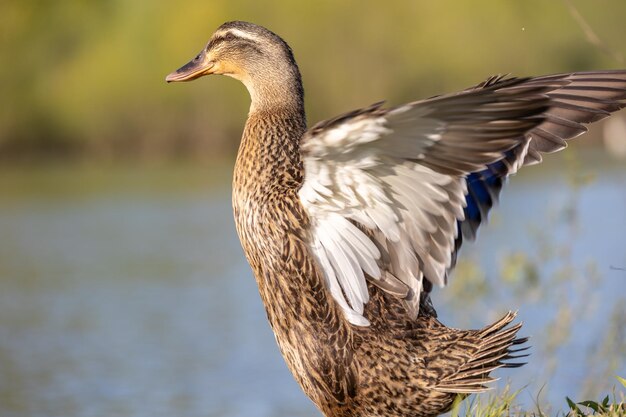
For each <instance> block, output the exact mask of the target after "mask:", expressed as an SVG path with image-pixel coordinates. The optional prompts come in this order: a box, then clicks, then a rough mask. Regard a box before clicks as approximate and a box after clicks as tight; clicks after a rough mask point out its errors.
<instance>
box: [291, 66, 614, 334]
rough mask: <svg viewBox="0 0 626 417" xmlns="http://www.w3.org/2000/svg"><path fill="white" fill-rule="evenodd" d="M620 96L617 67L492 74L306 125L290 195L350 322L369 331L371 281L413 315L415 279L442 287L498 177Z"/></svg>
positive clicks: (559, 141) (550, 147)
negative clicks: (297, 180)
mask: <svg viewBox="0 0 626 417" xmlns="http://www.w3.org/2000/svg"><path fill="white" fill-rule="evenodd" d="M625 98H626V71H613V72H594V73H575V74H562V75H555V76H548V77H539V78H527V79H517V78H508V79H504V78H502V77H493V78H491V79H489V80H487V81H486V82H484V83H482V84H480V85H478V86H476V87H473V88H470V89H468V90H465V91H463V92H461V93H457V94H452V95H445V96H439V97H433V98H431V99H427V100H423V101H418V102H414V103H410V104H407V105H404V106H400V107H395V108H391V109H383V108H382V103H379V104H375V105H373V106H371V107H368V108H365V109H362V110H358V111H354V112H352V113H348V114H345V115H343V116H340V117H338V118H336V119H333V120H330V121H327V122H323V123H321V124H318V125H316V126H314V127H313V128H312V129H311V130H309V131H308V132H307V133H306V134H305V136H304V137H303V139H302V153H303V161H304V169H305V179H304V183H303V186H302V188H301V189H300V192H299V196H300V199H301V202H302V204H303V206H304V207H305V209H306V211H307V213H308V215H309V217H310V219H311V233H310V242H309V245H310V248H311V251H312V253H313V254H314V255H315V257H316V259H317V261H318V265H319V267H320V268H321V270H322V271H323V272H324V275H325V278H326V283H327V285H328V288H329V290H330V292H331V294H332V296H333V297H334V299H335V300H336V302H337V303H338V304H339V305H340V306H341V307H342V308H343V310H344V312H345V314H346V317H347V318H348V320H349V321H350V322H352V323H353V324H356V325H364V326H365V325H368V321H367V320H366V318H365V317H364V316H363V311H364V305H365V304H366V303H367V301H368V299H369V294H368V290H367V281H368V280H369V281H370V282H371V283H373V284H374V285H377V286H378V287H380V288H381V289H383V290H385V291H387V292H389V293H391V294H393V295H395V296H396V297H399V298H401V299H402V300H404V302H405V304H406V306H407V310H408V312H409V314H411V315H412V316H416V315H417V312H418V308H419V295H420V292H421V291H422V287H423V280H424V278H425V279H427V280H428V281H429V282H431V283H433V284H437V285H440V286H443V285H445V283H446V279H447V273H448V271H449V269H450V268H451V267H452V266H453V264H454V260H455V257H456V252H457V250H458V248H459V247H460V244H461V241H462V239H463V237H466V238H472V237H473V236H474V235H475V232H476V229H477V228H478V226H479V225H480V223H481V221H482V220H483V219H484V218H485V216H486V214H487V212H488V210H489V208H490V207H491V206H492V205H493V202H494V200H495V199H496V198H497V195H498V193H499V191H500V189H501V187H502V182H503V180H504V179H505V178H506V176H508V175H510V174H511V173H514V172H515V171H516V170H517V169H518V168H519V167H520V166H522V165H524V164H528V163H534V162H539V161H540V160H541V152H553V151H556V150H559V149H561V148H563V147H565V142H564V140H566V139H570V138H572V137H574V136H578V135H580V134H581V133H583V132H584V131H585V130H586V128H585V127H584V126H583V125H582V123H589V122H592V121H596V120H599V119H601V118H603V117H605V116H607V115H608V114H609V113H610V112H612V111H615V110H617V109H619V108H621V107H623V106H624V102H623V100H624V99H625Z"/></svg>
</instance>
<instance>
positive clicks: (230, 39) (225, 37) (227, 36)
mask: <svg viewBox="0 0 626 417" xmlns="http://www.w3.org/2000/svg"><path fill="white" fill-rule="evenodd" d="M235 38H236V36H235V35H234V34H232V33H231V32H228V33H227V34H226V35H224V39H225V40H227V41H232V40H233V39H235Z"/></svg>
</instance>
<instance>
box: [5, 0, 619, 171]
mask: <svg viewBox="0 0 626 417" xmlns="http://www.w3.org/2000/svg"><path fill="white" fill-rule="evenodd" d="M355 8H358V10H359V14H358V16H359V18H358V19H354V10H355ZM625 14H626V3H624V2H622V1H619V0H606V2H605V4H604V5H603V7H597V6H596V5H595V3H586V2H583V1H579V0H571V1H569V0H568V1H562V2H561V1H559V2H550V3H546V4H541V7H540V11H539V10H538V7H537V5H536V4H533V3H526V2H501V1H494V0H477V1H476V2H471V3H466V4H463V3H459V4H455V7H454V8H451V7H449V5H448V4H445V3H437V2H430V3H429V2H406V3H403V7H380V3H378V2H374V1H373V0H366V1H364V2H359V3H358V6H357V5H355V4H352V3H351V2H345V3H344V4H341V5H339V4H336V3H335V2H321V3H320V2H316V3H310V4H309V3H293V2H287V1H285V0H275V1H274V7H265V6H259V5H256V4H250V2H249V1H244V0H236V1H232V2H226V3H223V4H220V5H219V7H218V6H217V5H215V4H213V2H206V1H205V2H202V1H199V0H191V1H190V2H188V3H185V6H184V7H181V6H180V5H178V4H173V3H168V2H159V1H157V2H149V3H141V2H140V3H134V4H132V5H131V4H128V3H127V2H124V1H121V0H114V1H93V2H87V3H85V2H83V1H80V0H68V1H67V2H64V3H63V4H61V5H59V4H56V3H45V4H40V2H33V1H25V2H4V3H2V4H1V5H0V28H2V29H1V31H0V32H1V36H0V56H3V57H7V59H6V63H7V65H3V66H2V67H0V78H2V79H3V80H6V81H7V82H6V83H4V85H3V86H2V94H1V100H2V102H3V105H2V106H0V164H5V163H11V162H13V161H18V160H21V161H25V162H28V161H32V160H35V161H37V160H41V159H59V158H69V159H85V160H96V161H99V160H104V161H109V160H127V159H131V160H148V161H150V160H171V159H178V158H196V157H200V158H221V157H225V156H229V155H232V154H233V153H234V152H235V151H236V149H237V146H238V139H239V137H240V135H241V131H242V127H243V123H244V121H245V118H246V113H247V111H248V107H249V97H248V95H247V93H246V91H245V89H244V88H243V87H242V86H240V85H238V83H236V82H234V81H233V80H228V79H225V78H222V79H212V80H211V82H208V81H207V82H201V83H198V84H194V85H193V86H192V85H189V84H185V85H168V84H166V83H165V81H164V77H165V75H166V74H167V73H169V72H170V71H172V70H173V69H175V68H177V67H178V66H179V65H181V64H182V63H184V62H187V60H188V59H189V57H191V56H193V55H194V53H195V52H197V49H200V48H201V47H202V46H203V44H204V42H206V39H207V37H208V35H209V34H210V33H211V31H212V30H213V29H214V28H216V27H217V26H219V25H220V24H221V23H223V21H224V19H229V18H230V19H234V18H237V19H242V20H248V21H254V22H258V23H262V24H264V25H265V26H267V27H269V28H271V29H272V30H274V31H275V32H277V33H279V34H280V35H282V36H284V37H285V39H287V40H288V41H289V43H290V44H291V45H292V47H293V49H294V53H295V55H296V58H297V59H298V62H299V65H300V69H301V72H302V74H303V80H304V84H305V90H306V91H307V92H308V94H307V98H306V105H307V114H308V118H309V122H310V123H309V124H310V125H312V124H313V123H315V122H316V121H320V120H325V119H328V118H332V117H334V116H336V115H338V114H341V113H343V112H346V111H351V110H353V109H356V108H360V107H364V106H367V105H369V104H371V103H374V102H377V101H380V100H388V105H392V106H393V105H398V104H402V103H406V102H409V101H413V100H418V99H421V98H426V97H429V96H432V95H436V94H442V93H446V92H454V91H459V90H461V89H463V88H466V87H469V86H471V85H475V84H477V83H479V82H481V81H483V80H484V79H486V78H487V77H489V76H491V75H494V74H506V73H510V74H512V75H515V76H520V77H523V76H531V75H542V74H550V73H559V72H569V71H584V70H600V69H611V68H623V67H624V66H625V65H626V64H625V62H624V55H626V49H624V45H622V44H621V40H622V39H624V37H625V32H624V25H623V16H624V15H625ZM435 16H436V18H434V17H435ZM442 28H453V29H452V30H443V29H442ZM339 33H341V36H338V34H339ZM187 45H197V47H196V48H197V49H193V50H189V49H187ZM585 142H586V143H596V144H598V143H600V135H588V136H587V137H586V138H585Z"/></svg>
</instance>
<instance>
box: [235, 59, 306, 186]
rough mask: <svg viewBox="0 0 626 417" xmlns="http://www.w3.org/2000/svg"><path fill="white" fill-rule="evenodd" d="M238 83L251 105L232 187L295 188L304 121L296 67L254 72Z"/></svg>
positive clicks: (297, 181) (300, 86)
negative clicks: (269, 186)
mask: <svg viewBox="0 0 626 417" xmlns="http://www.w3.org/2000/svg"><path fill="white" fill-rule="evenodd" d="M242 81H243V82H244V84H245V85H246V87H247V88H248V91H249V92H250V97H251V99H252V102H251V105H250V112H249V114H248V120H247V121H246V126H245V128H244V132H243V137H242V139H241V144H240V146H239V153H238V156H237V164H236V167H235V180H236V184H235V187H241V186H246V185H253V186H254V188H257V187H258V186H259V185H260V184H265V186H268V185H270V184H272V185H274V186H275V185H278V184H279V183H283V185H287V186H291V187H299V183H300V182H301V180H302V162H301V157H300V139H301V138H302V135H303V134H304V132H305V130H306V117H305V113H304V94H303V91H302V81H301V78H300V72H299V71H298V67H297V66H296V65H295V64H294V65H292V66H287V67H286V68H283V69H282V70H280V71H278V70H272V71H265V70H264V69H263V67H262V68H261V69H259V68H256V69H255V70H254V71H253V72H251V74H250V75H248V76H246V77H244V78H243V79H242ZM249 191H252V190H249Z"/></svg>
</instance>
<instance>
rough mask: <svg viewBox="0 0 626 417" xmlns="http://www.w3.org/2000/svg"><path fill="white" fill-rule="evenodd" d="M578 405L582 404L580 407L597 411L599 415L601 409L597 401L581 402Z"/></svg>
mask: <svg viewBox="0 0 626 417" xmlns="http://www.w3.org/2000/svg"><path fill="white" fill-rule="evenodd" d="M578 404H580V405H584V406H585V407H589V408H591V409H592V410H593V411H595V412H596V413H597V412H598V411H600V407H599V405H598V403H597V402H595V401H589V400H588V401H581V402H579V403H578Z"/></svg>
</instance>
